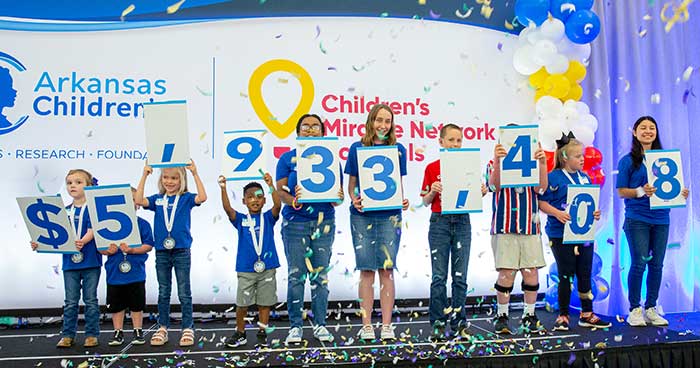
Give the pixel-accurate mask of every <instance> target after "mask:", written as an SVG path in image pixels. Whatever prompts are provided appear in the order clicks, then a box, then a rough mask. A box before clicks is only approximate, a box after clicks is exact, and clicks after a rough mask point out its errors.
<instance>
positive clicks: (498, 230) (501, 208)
mask: <svg viewBox="0 0 700 368" xmlns="http://www.w3.org/2000/svg"><path fill="white" fill-rule="evenodd" d="M492 169H493V168H492V166H491V164H490V163H489V168H488V171H489V173H490V172H491V170H492ZM519 191H521V192H520V193H519ZM537 199H538V194H537V192H536V191H535V187H518V188H501V190H500V191H498V192H494V193H493V196H492V211H493V216H492V218H491V235H494V234H522V235H540V233H541V232H540V217H539V216H540V214H539V208H538V206H537Z"/></svg>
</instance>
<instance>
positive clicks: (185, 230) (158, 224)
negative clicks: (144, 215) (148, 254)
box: [146, 192, 199, 250]
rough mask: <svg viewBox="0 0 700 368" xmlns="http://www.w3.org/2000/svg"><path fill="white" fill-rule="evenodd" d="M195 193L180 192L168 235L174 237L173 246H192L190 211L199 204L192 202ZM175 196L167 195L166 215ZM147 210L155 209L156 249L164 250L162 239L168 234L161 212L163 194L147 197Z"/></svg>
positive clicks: (171, 206)
mask: <svg viewBox="0 0 700 368" xmlns="http://www.w3.org/2000/svg"><path fill="white" fill-rule="evenodd" d="M196 196H197V195H196V194H195V193H190V192H185V193H182V194H180V199H179V200H178V202H177V209H176V210H175V219H174V220H173V228H172V232H171V233H170V236H171V237H172V238H173V239H175V248H176V249H181V248H190V247H191V246H192V234H190V223H191V213H192V208H194V206H199V205H198V204H196V203H195V202H194V198H195V197H196ZM173 203H175V196H168V215H170V212H171V211H172V209H173ZM146 209H147V210H151V211H155V213H156V214H155V216H154V217H153V225H154V226H153V227H154V231H153V235H154V236H155V244H154V246H155V248H156V250H166V249H165V247H163V240H165V238H166V237H167V236H168V230H167V229H166V228H165V215H164V213H163V195H162V194H154V195H152V196H150V197H148V207H146Z"/></svg>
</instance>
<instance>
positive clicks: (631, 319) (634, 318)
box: [627, 307, 647, 327]
mask: <svg viewBox="0 0 700 368" xmlns="http://www.w3.org/2000/svg"><path fill="white" fill-rule="evenodd" d="M627 323H628V324H629V325H630V326H634V327H642V326H646V325H647V322H646V321H645V320H644V316H643V315H642V307H637V308H634V309H632V311H631V312H630V315H629V316H627Z"/></svg>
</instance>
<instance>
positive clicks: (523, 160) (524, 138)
mask: <svg viewBox="0 0 700 368" xmlns="http://www.w3.org/2000/svg"><path fill="white" fill-rule="evenodd" d="M499 130H500V135H499V141H500V143H501V144H502V145H503V147H504V148H505V149H506V151H508V154H507V155H506V157H503V158H502V159H501V187H502V188H512V187H526V186H537V185H539V183H540V174H539V172H540V165H539V162H537V160H535V151H536V150H537V136H538V132H537V130H538V127H537V125H520V126H517V125H509V126H502V127H500V128H499Z"/></svg>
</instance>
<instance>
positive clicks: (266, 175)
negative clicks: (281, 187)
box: [263, 173, 274, 190]
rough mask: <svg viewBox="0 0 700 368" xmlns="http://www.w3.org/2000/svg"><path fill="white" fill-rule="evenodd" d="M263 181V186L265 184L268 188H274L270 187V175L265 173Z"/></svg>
mask: <svg viewBox="0 0 700 368" xmlns="http://www.w3.org/2000/svg"><path fill="white" fill-rule="evenodd" d="M263 180H264V181H265V184H267V186H268V187H270V188H274V187H273V185H272V184H273V183H272V175H270V173H265V176H263ZM272 190H274V189H272Z"/></svg>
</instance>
